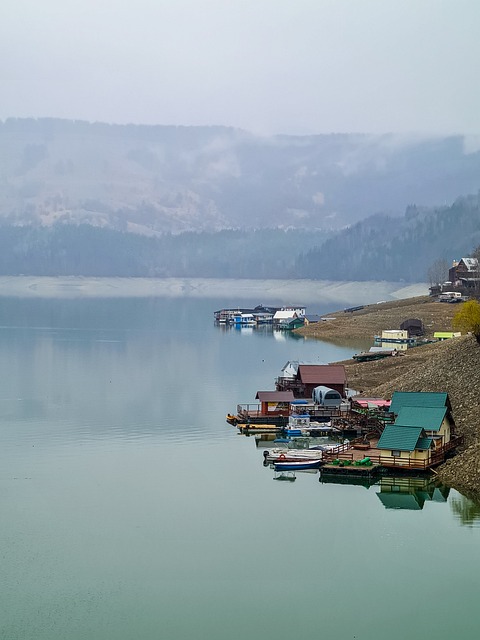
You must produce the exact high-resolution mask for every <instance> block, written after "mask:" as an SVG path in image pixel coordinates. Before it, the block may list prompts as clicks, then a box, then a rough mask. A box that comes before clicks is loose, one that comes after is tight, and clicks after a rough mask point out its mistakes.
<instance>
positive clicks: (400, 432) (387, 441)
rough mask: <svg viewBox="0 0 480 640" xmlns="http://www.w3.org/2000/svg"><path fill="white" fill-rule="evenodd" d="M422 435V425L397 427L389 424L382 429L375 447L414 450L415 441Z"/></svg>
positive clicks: (415, 447)
mask: <svg viewBox="0 0 480 640" xmlns="http://www.w3.org/2000/svg"><path fill="white" fill-rule="evenodd" d="M421 437H422V439H423V428H422V427H399V426H397V425H395V424H389V425H387V426H386V427H385V429H384V430H383V433H382V435H381V436H380V440H379V441H378V444H377V449H390V450H394V449H398V450H399V451H414V450H415V449H417V442H418V440H419V439H420V438H421Z"/></svg>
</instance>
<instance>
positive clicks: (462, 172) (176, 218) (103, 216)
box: [0, 119, 480, 235]
mask: <svg viewBox="0 0 480 640" xmlns="http://www.w3.org/2000/svg"><path fill="white" fill-rule="evenodd" d="M0 145H1V149H2V154H1V156H0V184H1V188H0V216H1V217H0V220H2V219H3V221H4V222H5V223H10V224H12V223H13V224H21V225H24V224H31V223H33V224H42V225H51V224H53V223H55V222H63V223H74V224H80V223H87V224H91V225H94V226H101V227H106V228H109V229H113V230H118V231H131V232H136V233H140V234H144V235H159V234H162V233H165V232H173V233H179V232H182V231H206V230H208V231H218V230H221V229H229V228H230V229H232V228H233V229H253V228H257V229H258V228H262V227H263V228H292V227H293V228H300V229H302V228H303V229H329V230H335V229H340V228H343V227H345V226H347V225H351V224H354V223H356V222H358V221H360V220H362V219H364V218H365V217H367V216H369V215H372V214H375V213H386V214H390V215H394V216H396V215H403V213H404V211H405V208H406V206H407V205H409V204H416V205H421V206H430V205H439V204H444V203H451V202H452V201H453V200H454V199H455V198H456V197H457V196H459V195H461V194H468V193H476V192H477V191H478V188H479V187H480V153H479V151H478V149H479V148H480V145H478V144H476V142H475V141H474V140H471V139H466V138H464V137H462V136H453V137H445V138H440V137H438V138H433V137H430V138H420V137H418V136H417V137H411V136H410V137H408V136H396V135H393V134H386V135H358V134H355V135H354V134H351V135H350V134H331V135H317V136H272V137H260V136H256V135H253V134H251V133H248V132H245V131H242V130H239V129H233V128H226V127H172V126H135V125H108V124H101V123H95V124H90V123H87V122H80V121H68V120H55V119H39V120H34V119H9V120H6V121H5V122H3V123H0Z"/></svg>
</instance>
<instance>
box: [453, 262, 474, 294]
mask: <svg viewBox="0 0 480 640" xmlns="http://www.w3.org/2000/svg"><path fill="white" fill-rule="evenodd" d="M448 279H449V281H450V282H451V283H452V285H453V286H454V287H464V288H465V289H472V288H475V287H478V286H479V285H480V267H479V264H478V260H477V258H462V259H461V260H459V261H458V262H457V261H456V260H454V262H453V265H452V266H451V267H450V269H449V270H448Z"/></svg>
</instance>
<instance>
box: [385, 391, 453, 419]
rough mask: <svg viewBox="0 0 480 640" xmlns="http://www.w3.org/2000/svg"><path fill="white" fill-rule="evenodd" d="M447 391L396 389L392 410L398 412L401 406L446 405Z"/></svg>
mask: <svg viewBox="0 0 480 640" xmlns="http://www.w3.org/2000/svg"><path fill="white" fill-rule="evenodd" d="M447 402H448V394H447V393H430V392H426V393H421V392H412V391H394V393H393V396H392V403H391V405H390V411H391V412H392V413H395V414H398V412H399V411H400V409H401V407H446V406H447Z"/></svg>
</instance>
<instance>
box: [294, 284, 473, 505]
mask: <svg viewBox="0 0 480 640" xmlns="http://www.w3.org/2000/svg"><path fill="white" fill-rule="evenodd" d="M457 309H458V306H457V305H454V304H453V305H452V304H445V303H439V302H434V301H432V299H430V298H428V297H426V296H422V297H420V298H411V299H408V300H402V301H399V302H394V303H383V304H380V305H369V306H368V307H365V308H364V309H362V310H361V311H356V312H354V313H350V314H346V313H344V312H339V313H338V314H330V316H331V317H335V318H336V319H335V320H329V321H326V322H322V323H318V325H312V326H310V327H304V328H303V329H301V330H299V333H301V334H302V335H305V336H307V337H314V338H318V339H322V340H328V341H331V342H337V341H338V342H341V341H342V340H344V339H345V338H356V339H365V340H367V341H370V343H372V341H373V336H374V335H375V334H377V333H379V332H380V331H381V330H382V329H392V328H398V326H399V325H400V323H401V322H402V321H403V320H406V319H407V318H420V319H421V320H422V321H423V322H424V324H425V329H426V335H427V336H431V335H433V332H434V331H441V330H444V331H449V330H451V321H452V318H453V315H454V314H455V312H456V311H457ZM342 364H344V365H345V367H346V370H347V376H348V381H349V385H350V386H351V387H352V388H354V389H357V390H358V391H359V392H360V393H362V394H364V395H369V396H374V397H375V396H376V397H385V398H388V397H391V395H392V393H393V392H394V391H437V392H441V391H446V392H448V394H449V397H450V401H451V403H452V413H453V417H454V420H455V424H456V431H457V433H458V434H460V435H463V436H464V445H463V447H462V449H461V450H460V451H459V452H458V454H457V455H456V456H455V457H454V458H451V459H450V460H448V461H447V462H446V463H445V464H443V465H442V466H441V467H439V468H438V469H437V470H436V471H437V473H438V476H439V478H441V479H442V481H444V482H445V483H446V484H448V485H450V486H452V487H454V488H455V489H457V490H459V491H461V492H462V493H464V494H467V495H468V496H470V497H472V498H474V499H476V500H480V401H479V395H478V390H479V389H480V345H479V344H478V343H477V341H476V339H475V338H474V337H473V336H471V335H467V336H462V337H461V338H455V339H451V340H446V341H444V342H437V343H433V344H428V345H425V346H421V347H416V348H415V349H409V350H408V351H407V352H406V353H405V355H402V356H399V357H396V358H385V359H384V360H376V361H372V362H364V363H357V362H356V361H354V360H347V361H345V362H343V363H342Z"/></svg>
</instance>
